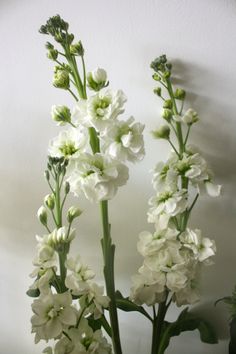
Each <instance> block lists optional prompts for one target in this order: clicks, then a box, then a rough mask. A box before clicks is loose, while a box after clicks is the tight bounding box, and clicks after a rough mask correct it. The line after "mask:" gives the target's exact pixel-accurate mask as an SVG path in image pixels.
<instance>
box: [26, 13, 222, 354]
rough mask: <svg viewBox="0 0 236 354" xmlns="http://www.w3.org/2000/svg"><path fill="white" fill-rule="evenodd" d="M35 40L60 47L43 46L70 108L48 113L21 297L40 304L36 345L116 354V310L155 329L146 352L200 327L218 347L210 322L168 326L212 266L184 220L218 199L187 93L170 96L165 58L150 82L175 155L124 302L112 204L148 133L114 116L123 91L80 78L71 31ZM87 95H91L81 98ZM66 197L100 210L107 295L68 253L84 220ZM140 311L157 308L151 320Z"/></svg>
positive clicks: (58, 28) (57, 21)
mask: <svg viewBox="0 0 236 354" xmlns="http://www.w3.org/2000/svg"><path fill="white" fill-rule="evenodd" d="M40 32H41V33H43V34H45V35H50V36H52V37H53V39H54V40H55V42H56V43H58V44H59V45H60V46H61V48H62V49H60V50H59V49H57V48H55V47H54V45H53V44H51V43H50V42H47V44H46V48H47V50H48V57H49V58H50V59H51V60H52V61H54V62H55V68H54V78H53V85H54V86H55V87H57V88H60V89H64V90H66V91H68V92H69V93H70V94H71V95H72V96H73V98H74V99H75V101H76V103H75V107H74V108H73V110H70V109H69V108H68V107H67V106H64V105H61V106H53V107H52V112H51V113H52V119H53V120H54V121H55V122H56V123H57V124H58V125H60V126H63V127H64V126H66V128H63V130H62V131H61V132H60V133H59V135H58V136H57V137H55V138H54V139H52V140H51V141H50V143H49V149H48V151H49V157H48V165H47V170H46V171H45V178H46V181H47V183H48V186H49V189H50V194H48V195H47V196H46V197H45V198H44V205H43V206H42V207H40V209H39V211H38V218H39V220H40V222H41V223H42V225H43V226H44V227H45V230H46V233H45V235H43V236H36V239H37V252H36V257H35V259H34V261H33V264H34V266H35V269H34V270H33V272H32V274H31V276H32V277H34V278H35V280H34V282H33V284H32V285H31V286H30V289H29V290H28V292H27V293H28V295H29V296H32V297H35V298H36V299H35V300H34V302H33V304H32V310H33V313H34V315H33V316H32V319H31V323H32V332H33V333H35V343H37V342H39V341H40V340H45V341H46V342H47V341H48V340H55V344H53V345H52V346H48V347H47V348H45V350H44V353H48V354H49V353H55V354H66V353H67V354H69V353H70V354H84V353H94V354H95V353H97V354H105V353H111V352H112V347H113V351H114V353H116V354H121V353H122V346H121V340H120V335H119V321H118V315H117V308H119V309H121V310H124V311H127V312H129V311H138V312H139V313H141V314H142V315H144V316H145V317H146V318H147V319H148V320H149V321H151V323H152V325H153V335H152V349H151V353H152V354H162V353H164V351H165V349H166V347H167V346H168V344H169V341H170V338H171V337H172V336H175V335H178V334H180V333H181V332H182V331H186V330H194V329H198V330H199V331H200V335H201V339H202V340H203V341H205V342H207V343H215V342H216V341H217V340H216V337H215V334H214V331H213V330H212V328H211V327H210V326H209V324H208V323H207V322H206V321H205V320H203V319H201V318H199V317H196V316H194V314H193V313H191V312H189V311H188V309H184V310H183V311H182V312H181V314H180V316H179V317H178V319H177V320H176V321H175V322H173V323H170V322H167V321H166V320H165V315H166V312H167V310H168V308H169V306H170V304H171V303H172V302H175V303H176V304H177V306H181V305H184V304H192V303H195V302H196V301H198V300H199V293H198V289H197V278H198V275H199V272H200V270H201V268H202V266H204V265H209V264H211V258H212V256H213V255H214V254H215V251H216V248H215V243H214V241H213V240H210V239H209V238H206V237H203V236H202V233H201V231H200V230H199V229H191V228H190V227H189V226H188V222H189V218H190V215H191V212H192V209H193V207H194V205H195V203H196V201H197V199H198V197H199V195H200V194H201V193H204V192H206V193H208V194H209V195H210V196H218V195H219V193H220V186H218V185H215V184H214V183H213V176H212V172H211V171H210V170H209V168H208V166H207V163H206V161H205V159H204V158H203V157H202V156H201V154H200V152H199V151H198V150H197V148H195V147H193V146H190V145H189V143H188V138H189V133H190V130H191V128H192V126H193V125H194V124H195V123H196V122H197V121H198V114H197V113H196V112H195V111H194V110H192V109H188V110H186V111H184V99H185V91H184V90H182V89H179V88H178V89H176V90H175V91H174V90H173V87H172V81H171V78H172V71H171V64H170V63H169V62H168V61H167V59H166V56H164V55H163V56H161V57H159V58H158V59H156V60H155V61H154V62H152V64H151V67H152V69H153V70H154V72H155V73H154V75H153V78H154V80H156V81H158V82H159V83H160V84H161V85H162V86H163V87H164V88H165V91H166V93H162V88H161V87H157V88H156V89H155V90H154V92H155V93H156V94H157V95H158V96H159V97H160V98H161V99H163V102H164V111H163V119H164V120H165V122H166V124H165V125H163V126H161V127H160V128H159V129H157V130H155V131H154V132H153V135H154V137H155V138H162V139H166V140H167V141H168V142H169V143H170V144H171V147H172V151H171V154H170V157H169V159H168V160H167V162H166V163H158V164H157V166H156V168H155V169H154V173H153V187H154V190H155V195H154V196H153V197H152V198H151V199H150V202H149V204H150V208H149V210H148V222H150V223H153V224H154V232H153V233H150V232H148V231H144V232H142V233H141V234H140V236H139V241H138V245H137V247H138V251H139V253H140V254H141V255H142V256H143V257H144V260H143V265H142V266H141V267H140V268H139V270H138V274H137V275H135V276H134V277H133V285H132V288H131V292H130V296H129V297H126V298H125V297H123V295H122V294H121V293H120V292H119V291H116V288H115V273H114V256H115V246H114V244H113V243H112V238H111V225H110V223H109V213H108V200H110V199H112V198H113V197H114V196H115V194H116V192H117V190H118V187H121V186H123V185H124V184H126V182H127V180H128V175H129V169H128V166H127V164H128V163H129V162H137V161H140V160H142V158H143V157H144V141H143V135H142V133H143V130H144V125H143V124H141V123H137V122H135V120H134V118H133V117H130V118H128V119H127V120H122V119H121V118H120V117H121V114H122V113H123V112H124V104H125V102H126V96H125V95H124V93H123V92H122V91H121V90H118V91H113V90H111V89H108V88H107V87H108V85H109V81H108V79H107V73H106V71H105V70H104V69H101V68H98V69H96V70H94V71H91V72H88V73H87V72H86V68H85V62H84V48H83V45H82V43H81V41H78V42H75V41H74V35H73V34H72V33H69V25H68V23H66V22H65V21H64V20H63V19H61V17H60V16H58V15H57V16H55V17H52V18H50V19H49V20H48V21H47V23H46V25H44V26H42V27H41V28H40ZM77 58H78V59H80V60H81V69H82V71H81V70H80V69H79V67H78V63H77ZM81 72H82V74H81ZM87 88H89V89H90V90H91V92H92V95H90V96H87ZM166 94H167V95H168V96H167V97H165V95H166ZM172 134H173V135H175V136H176V139H174V140H173V139H172ZM175 141H177V143H178V145H176V143H175ZM69 192H72V193H73V194H74V195H75V196H76V197H77V196H79V195H80V194H81V193H83V194H84V195H85V197H86V198H87V199H88V200H90V201H91V202H95V203H98V204H99V205H100V209H101V217H102V229H103V238H102V240H101V245H102V252H103V260H104V280H105V288H106V293H105V294H104V290H103V287H102V286H99V285H98V284H97V283H96V282H94V277H95V273H94V272H93V270H92V269H90V267H89V266H88V265H87V264H85V263H84V262H83V261H82V259H81V257H80V256H79V255H78V256H77V257H76V258H72V257H71V256H70V255H69V251H70V246H71V243H72V241H73V239H74V237H75V229H74V228H73V227H72V225H73V222H74V220H75V219H76V218H78V217H79V216H80V214H81V210H80V209H79V208H78V207H75V206H71V207H70V208H69V209H68V210H67V212H66V213H64V208H65V202H66V198H67V196H68V194H69ZM49 216H50V217H51V220H50V221H49ZM146 306H148V307H151V308H152V309H153V314H150V311H149V310H148V308H145V307H146ZM105 311H108V313H109V318H107V316H106V313H105ZM104 331H105V332H106V335H104ZM108 337H110V338H111V341H112V346H111V344H109V342H108V339H107V338H108Z"/></svg>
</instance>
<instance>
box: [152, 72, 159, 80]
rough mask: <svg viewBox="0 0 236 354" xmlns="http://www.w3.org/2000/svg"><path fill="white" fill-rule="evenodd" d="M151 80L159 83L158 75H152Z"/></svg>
mask: <svg viewBox="0 0 236 354" xmlns="http://www.w3.org/2000/svg"><path fill="white" fill-rule="evenodd" d="M152 78H153V80H155V81H161V77H160V75H158V74H156V73H155V74H153V75H152Z"/></svg>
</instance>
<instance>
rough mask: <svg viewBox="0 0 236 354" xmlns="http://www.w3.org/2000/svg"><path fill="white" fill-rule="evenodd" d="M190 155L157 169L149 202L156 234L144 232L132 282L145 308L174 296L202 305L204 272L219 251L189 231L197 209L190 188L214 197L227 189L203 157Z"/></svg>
mask: <svg viewBox="0 0 236 354" xmlns="http://www.w3.org/2000/svg"><path fill="white" fill-rule="evenodd" d="M187 151H188V152H187V153H184V154H183V156H182V158H179V156H178V155H177V154H175V153H172V154H171V156H170V158H169V159H168V161H167V162H166V163H159V164H158V165H157V166H156V168H155V170H154V175H153V181H152V182H153V186H154V189H155V190H156V195H155V196H153V197H152V198H151V199H150V201H149V204H150V208H149V210H148V221H149V222H150V223H153V224H154V225H155V232H154V233H153V234H151V233H150V232H147V231H145V232H142V233H141V234H140V238H139V242H138V245H137V247H138V251H139V253H140V254H141V255H142V256H143V257H144V261H143V265H142V266H141V268H139V271H138V274H137V275H135V276H134V277H133V279H132V280H133V286H132V288H131V295H130V298H131V300H133V301H134V302H136V303H137V304H139V305H141V304H144V303H145V304H146V305H148V306H150V305H154V304H155V303H159V302H162V301H163V300H164V299H165V298H166V295H167V294H168V293H170V294H171V296H172V300H173V301H175V302H176V303H177V305H178V306H181V305H183V304H191V303H194V302H195V301H197V300H198V299H199V294H198V290H197V284H196V279H197V276H198V273H199V270H200V268H201V266H202V265H208V264H211V257H212V256H213V255H214V254H215V252H216V247H215V243H214V241H212V240H210V239H208V238H205V237H203V236H202V234H201V231H200V230H198V229H195V230H192V229H190V228H187V221H188V217H189V213H190V212H191V206H193V205H194V204H191V205H189V196H188V186H189V185H191V186H192V187H193V189H195V190H197V193H200V192H203V191H205V192H207V193H208V195H210V196H213V197H215V196H218V195H219V194H220V189H221V187H220V186H218V185H215V184H213V182H212V173H211V172H210V171H209V169H208V167H207V163H206V161H205V160H204V159H203V157H202V156H201V155H200V153H199V152H195V151H194V152H193V150H191V151H190V149H189V150H187ZM183 181H184V184H183ZM193 203H194V202H193Z"/></svg>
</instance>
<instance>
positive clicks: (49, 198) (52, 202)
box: [44, 194, 55, 210]
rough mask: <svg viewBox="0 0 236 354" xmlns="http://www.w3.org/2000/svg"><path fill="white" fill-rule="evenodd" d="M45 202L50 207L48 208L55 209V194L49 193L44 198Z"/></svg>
mask: <svg viewBox="0 0 236 354" xmlns="http://www.w3.org/2000/svg"><path fill="white" fill-rule="evenodd" d="M44 203H45V205H46V206H47V207H48V209H50V210H53V209H54V206H55V196H54V194H48V195H46V197H45V198H44Z"/></svg>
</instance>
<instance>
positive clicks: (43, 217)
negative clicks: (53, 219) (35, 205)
mask: <svg viewBox="0 0 236 354" xmlns="http://www.w3.org/2000/svg"><path fill="white" fill-rule="evenodd" d="M37 216H38V219H39V221H40V222H41V223H42V224H43V225H44V226H46V225H47V222H48V214H47V210H46V209H45V207H44V206H41V207H40V208H39V210H38V212H37Z"/></svg>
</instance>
